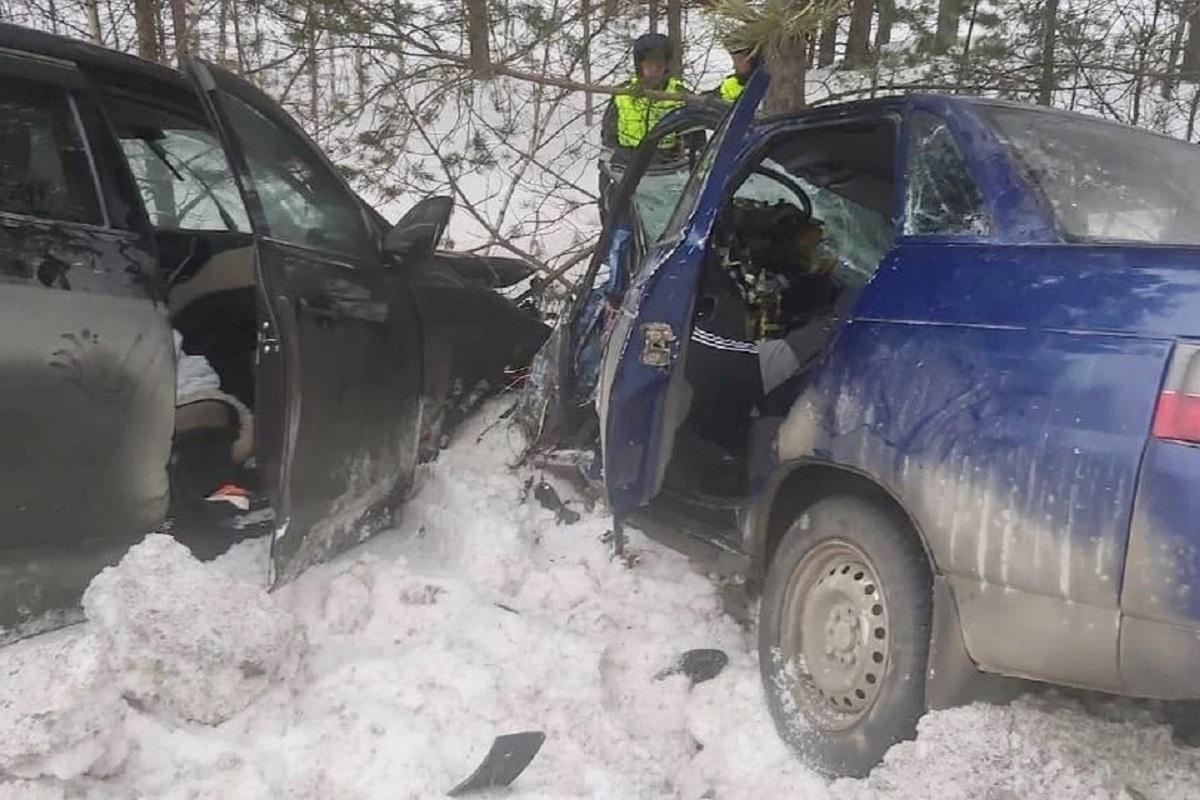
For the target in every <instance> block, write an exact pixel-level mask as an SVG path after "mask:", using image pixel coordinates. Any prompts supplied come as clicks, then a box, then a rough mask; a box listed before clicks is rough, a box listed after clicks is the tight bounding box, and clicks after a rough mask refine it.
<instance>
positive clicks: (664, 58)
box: [600, 33, 687, 161]
mask: <svg viewBox="0 0 1200 800" xmlns="http://www.w3.org/2000/svg"><path fill="white" fill-rule="evenodd" d="M671 53H672V46H671V40H670V39H668V38H667V37H666V36H663V35H662V34H661V33H647V34H644V35H642V36H639V37H638V38H637V39H636V40H635V41H634V43H633V65H634V70H635V73H636V74H635V75H634V77H632V78H630V79H629V80H628V81H626V82H625V83H624V84H622V87H628V88H630V89H640V90H644V91H652V92H686V91H687V89H686V88H685V87H684V85H683V81H681V80H679V78H677V77H675V76H673V75H671ZM682 105H683V101H682V100H663V99H657V98H651V97H646V96H644V95H637V94H618V95H614V96H613V98H612V100H611V101H610V102H609V104H608V108H607V109H606V110H605V112H604V121H603V123H602V127H601V132H600V142H601V144H603V145H604V146H605V147H607V148H610V149H612V150H614V151H615V152H616V153H617V154H618V156H617V158H615V159H614V160H616V161H620V160H623V159H622V158H621V157H620V156H621V155H623V156H624V158H625V159H627V158H628V155H629V152H630V151H632V150H634V149H636V148H637V146H638V145H639V144H641V143H642V139H644V138H645V137H646V134H647V133H649V132H650V129H651V128H653V127H654V125H655V123H657V122H658V121H659V120H660V119H662V118H663V117H664V116H666V114H667V113H668V112H670V111H673V110H675V109H676V108H679V107H680V106H682ZM658 146H659V149H660V150H663V151H666V152H667V153H670V152H671V151H677V150H678V149H679V138H678V137H676V136H669V137H667V138H665V139H663V140H662V141H661V142H659V144H658Z"/></svg>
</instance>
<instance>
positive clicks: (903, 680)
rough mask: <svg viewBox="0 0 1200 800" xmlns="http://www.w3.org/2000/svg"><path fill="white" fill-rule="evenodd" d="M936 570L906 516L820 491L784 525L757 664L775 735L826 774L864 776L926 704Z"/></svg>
mask: <svg viewBox="0 0 1200 800" xmlns="http://www.w3.org/2000/svg"><path fill="white" fill-rule="evenodd" d="M932 602H933V601H932V576H931V573H930V570H929V564H928V562H927V561H926V558H925V554H924V552H923V550H922V549H921V546H920V544H919V543H918V542H917V540H916V538H915V536H914V534H913V533H912V531H911V529H910V527H909V526H908V525H907V523H906V522H904V521H903V520H901V519H899V518H897V516H896V515H895V514H892V513H889V512H888V511H887V510H885V509H883V508H881V507H880V506H879V505H878V504H876V503H873V502H871V501H870V500H868V499H866V498H863V497H858V496H853V495H838V496H831V497H827V498H825V499H822V500H820V501H818V502H816V503H815V504H813V505H812V506H810V507H809V508H808V509H807V510H805V511H804V512H803V513H802V514H801V515H800V517H799V518H798V519H797V520H796V521H795V522H794V523H793V524H792V526H791V528H790V529H789V530H788V532H787V534H786V535H785V536H784V538H783V540H782V542H781V543H780V545H779V547H778V549H777V550H776V553H775V557H774V559H773V560H772V563H771V566H770V570H769V572H768V575H767V580H766V583H765V585H764V587H763V597H762V613H761V618H760V623H759V663H760V666H761V669H762V675H763V682H764V685H765V688H766V693H767V702H768V705H769V707H770V709H771V715H772V716H773V717H774V719H775V724H776V727H777V728H778V729H779V733H780V735H781V736H782V737H783V738H784V740H785V741H786V742H787V743H788V744H789V745H790V746H791V747H792V749H793V750H795V751H796V752H797V754H798V755H799V756H800V757H801V758H802V759H804V760H806V761H808V762H810V763H812V765H813V766H814V767H816V768H817V769H819V770H821V771H822V772H825V773H827V774H831V775H839V776H851V777H861V776H863V775H866V774H867V773H868V772H870V771H871V769H872V768H873V767H874V766H875V765H876V764H878V763H879V761H880V760H881V759H882V758H883V755H884V753H886V752H887V750H888V748H889V747H891V746H892V745H893V744H895V743H896V742H899V741H903V740H905V739H911V738H913V736H914V735H915V733H916V726H917V720H918V719H920V717H921V715H922V714H923V713H924V712H925V669H926V665H927V662H928V658H929V634H930V617H931V609H932Z"/></svg>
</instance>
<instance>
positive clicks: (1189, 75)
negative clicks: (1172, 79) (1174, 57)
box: [1180, 5, 1200, 81]
mask: <svg viewBox="0 0 1200 800" xmlns="http://www.w3.org/2000/svg"><path fill="white" fill-rule="evenodd" d="M1189 11H1190V13H1189V14H1188V30H1187V42H1185V43H1184V46H1183V66H1182V67H1181V68H1180V74H1181V77H1182V78H1183V80H1185V81H1196V80H1200V8H1197V7H1196V6H1194V5H1193V6H1192V7H1191V8H1190V9H1189Z"/></svg>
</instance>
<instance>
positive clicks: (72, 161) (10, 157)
mask: <svg viewBox="0 0 1200 800" xmlns="http://www.w3.org/2000/svg"><path fill="white" fill-rule="evenodd" d="M76 120H77V117H76V115H75V113H74V109H72V107H71V104H70V101H69V100H68V98H67V93H66V92H65V91H64V90H62V89H60V88H58V87H56V86H52V85H49V84H43V83H38V82H35V81H28V80H23V79H20V78H13V77H10V76H5V79H4V81H3V83H0V211H4V212H8V213H10V214H22V215H25V216H30V217H40V218H43V219H51V220H59V221H66V222H84V223H90V224H95V225H98V224H100V223H101V219H100V206H99V203H98V202H97V200H96V181H95V176H94V175H93V174H92V170H91V166H90V162H89V160H88V155H87V150H86V148H85V147H84V143H83V138H82V136H81V135H80V131H79V126H78V124H77V122H76Z"/></svg>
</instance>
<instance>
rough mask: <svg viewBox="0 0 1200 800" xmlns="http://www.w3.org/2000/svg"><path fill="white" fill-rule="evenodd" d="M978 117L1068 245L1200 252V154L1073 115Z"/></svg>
mask: <svg viewBox="0 0 1200 800" xmlns="http://www.w3.org/2000/svg"><path fill="white" fill-rule="evenodd" d="M981 112H982V113H983V115H984V117H986V118H987V119H988V120H989V121H990V122H991V123H992V125H993V126H994V127H995V128H996V129H997V131H998V132H999V134H1000V135H1001V136H1002V138H1003V139H1005V140H1006V142H1007V144H1008V145H1009V147H1010V152H1011V153H1012V155H1013V156H1014V157H1015V159H1016V161H1017V162H1018V165H1019V167H1020V168H1021V170H1022V171H1023V172H1024V174H1025V176H1026V178H1027V180H1029V181H1030V182H1031V183H1033V184H1034V185H1036V186H1037V187H1038V188H1040V189H1041V191H1042V193H1043V194H1044V195H1045V197H1046V200H1047V201H1048V203H1049V204H1050V207H1051V208H1052V209H1053V211H1054V216H1055V219H1056V221H1057V223H1058V227H1059V230H1060V231H1061V232H1062V233H1063V234H1064V235H1065V236H1066V237H1067V238H1069V239H1074V240H1093V241H1128V242H1144V243H1147V244H1190V245H1200V150H1198V149H1197V148H1196V146H1195V145H1192V144H1188V143H1186V142H1182V141H1179V140H1176V139H1171V138H1168V137H1166V136H1160V135H1158V134H1154V133H1149V132H1147V131H1141V130H1136V129H1134V128H1127V127H1124V126H1121V125H1115V124H1112V123H1107V122H1102V121H1099V120H1091V119H1086V118H1080V117H1077V116H1075V115H1071V114H1064V113H1059V112H1050V111H1033V110H1030V109H1015V108H1002V107H998V106H997V107H983V108H981Z"/></svg>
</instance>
